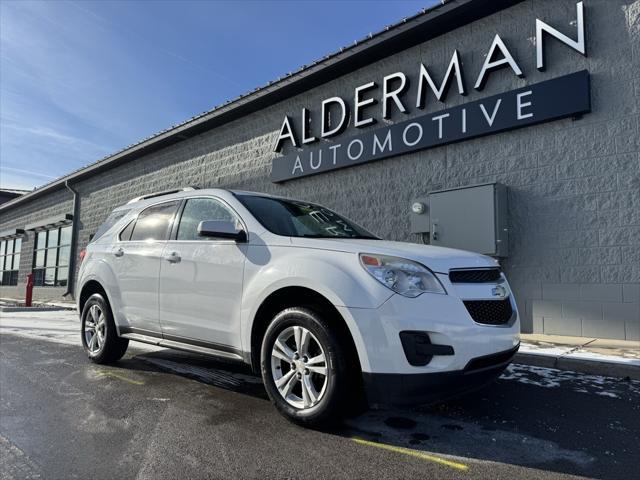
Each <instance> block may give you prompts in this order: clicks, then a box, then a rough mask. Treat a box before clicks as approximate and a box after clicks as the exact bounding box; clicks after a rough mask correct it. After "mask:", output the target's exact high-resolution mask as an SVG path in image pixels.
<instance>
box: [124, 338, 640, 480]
mask: <svg viewBox="0 0 640 480" xmlns="http://www.w3.org/2000/svg"><path fill="white" fill-rule="evenodd" d="M117 366H119V367H120V368H124V369H129V370H145V371H158V370H160V371H163V372H167V373H171V374H174V375H179V376H182V377H187V378H191V379H193V380H196V381H198V382H202V383H205V384H208V385H212V386H215V387H218V388H223V389H226V390H229V391H233V392H237V393H240V394H245V395H251V396H253V397H257V398H261V399H265V400H266V399H268V397H267V394H266V391H265V389H264V387H263V385H262V381H261V378H260V377H259V376H256V375H254V374H253V373H252V372H251V370H250V369H249V367H247V366H244V365H242V364H238V363H235V362H229V361H223V360H217V359H212V358H210V357H205V356H202V355H198V354H191V353H186V352H180V351H176V350H169V349H166V350H158V351H153V352H146V353H141V354H136V355H133V356H127V357H125V359H123V360H122V361H120V362H119V363H118V364H117ZM639 413H640V382H638V381H633V380H628V379H626V380H625V379H622V380H617V379H612V378H605V377H597V376H589V375H583V374H578V373H575V372H563V371H559V370H553V369H544V368H539V367H526V366H521V365H511V366H510V367H509V368H508V369H507V371H506V372H505V373H504V374H503V376H502V377H501V378H500V379H498V380H497V381H495V382H494V383H492V384H491V385H488V386H487V387H486V388H484V389H482V390H480V391H477V392H474V393H471V394H467V395H466V396H464V397H460V398H457V399H453V400H448V401H447V402H444V403H438V404H433V405H426V406H419V407H414V408H388V409H375V410H369V411H367V412H365V413H362V414H361V415H358V416H352V417H350V418H347V419H346V420H345V421H344V422H343V423H342V424H340V425H339V426H333V427H327V428H326V429H321V431H322V434H328V435H337V436H340V437H345V438H350V439H354V440H356V441H358V440H365V441H366V442H371V443H376V444H384V445H391V446H394V447H400V448H406V449H411V450H413V451H418V452H424V453H428V454H432V455H433V454H437V455H443V456H445V457H454V458H456V457H457V458H459V459H460V461H461V462H463V463H467V464H472V463H473V462H474V461H484V462H487V461H488V462H497V463H501V464H510V465H518V466H522V467H530V468H535V469H540V470H545V471H548V472H557V473H566V474H574V475H575V474H578V475H587V476H590V477H596V478H611V479H627V478H630V477H632V476H633V472H631V471H630V469H631V468H632V466H633V465H634V460H633V455H634V453H635V454H637V445H638V444H640V438H639V437H638V435H639V432H640V415H639ZM273 414H274V415H277V413H276V411H275V409H274V411H273Z"/></svg>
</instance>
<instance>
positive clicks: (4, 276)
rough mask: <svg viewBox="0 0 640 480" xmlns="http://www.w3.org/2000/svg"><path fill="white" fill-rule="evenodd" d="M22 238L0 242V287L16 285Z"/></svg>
mask: <svg viewBox="0 0 640 480" xmlns="http://www.w3.org/2000/svg"><path fill="white" fill-rule="evenodd" d="M21 249H22V238H10V239H7V240H0V285H17V284H18V272H19V270H20V250H21Z"/></svg>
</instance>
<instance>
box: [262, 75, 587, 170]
mask: <svg viewBox="0 0 640 480" xmlns="http://www.w3.org/2000/svg"><path fill="white" fill-rule="evenodd" d="M589 92H590V88H589V73H588V72H587V71H586V70H583V71H580V72H576V73H572V74H569V75H565V76H562V77H559V78H555V79H553V80H547V81H544V82H540V83H536V84H533V85H529V86H527V87H524V88H519V89H516V90H511V91H508V92H505V93H501V94H499V95H494V96H492V97H488V98H485V99H483V100H478V101H475V102H469V103H465V104H463V105H460V106H457V107H453V108H448V109H445V110H440V111H438V112H434V113H431V114H429V115H424V116H420V117H417V118H413V119H411V120H406V121H404V122H400V123H396V124H393V125H389V126H387V127H383V128H378V129H375V130H370V131H368V132H366V133H363V134H361V135H356V136H353V137H348V138H344V139H340V140H339V141H335V142H332V143H329V142H326V145H323V146H319V147H316V148H307V149H305V150H303V151H298V152H295V153H292V154H290V155H286V156H283V157H279V158H275V159H274V160H273V165H272V170H271V180H272V181H273V182H283V181H286V180H291V179H294V178H300V177H306V176H308V175H314V174H317V173H322V172H326V171H329V170H335V169H338V168H344V167H349V166H353V165H359V164H362V163H367V162H372V161H375V160H382V159H384V158H389V157H393V156H395V155H401V154H403V153H410V152H415V151H418V150H424V149H427V148H431V147H436V146H439V145H445V144H447V143H452V142H459V141H462V140H468V139H471V138H476V137H481V136H483V135H490V134H493V133H498V132H503V131H505V130H511V129H515V128H521V127H526V126H529V125H535V124H537V123H542V122H548V121H551V120H556V119H560V118H566V117H572V116H579V115H581V114H584V113H587V112H589V111H590V110H591V102H590V94H589Z"/></svg>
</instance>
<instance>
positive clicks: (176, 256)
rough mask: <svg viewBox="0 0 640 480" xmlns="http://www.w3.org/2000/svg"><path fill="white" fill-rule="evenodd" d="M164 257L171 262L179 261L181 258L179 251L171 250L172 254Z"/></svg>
mask: <svg viewBox="0 0 640 480" xmlns="http://www.w3.org/2000/svg"><path fill="white" fill-rule="evenodd" d="M164 259H165V260H166V261H167V262H169V263H178V262H179V261H180V260H181V259H180V255H179V254H178V252H171V253H170V254H168V255H166V256H165V257H164Z"/></svg>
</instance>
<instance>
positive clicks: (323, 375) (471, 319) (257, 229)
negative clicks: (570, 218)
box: [76, 188, 519, 425]
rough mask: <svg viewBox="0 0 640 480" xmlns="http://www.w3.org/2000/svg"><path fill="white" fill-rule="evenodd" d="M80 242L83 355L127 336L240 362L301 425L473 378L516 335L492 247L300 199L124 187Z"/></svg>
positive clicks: (496, 368) (495, 366) (508, 348)
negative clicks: (406, 237)
mask: <svg viewBox="0 0 640 480" xmlns="http://www.w3.org/2000/svg"><path fill="white" fill-rule="evenodd" d="M80 256H81V258H82V262H81V266H80V272H79V276H78V290H76V291H79V292H80V294H79V295H78V311H79V312H80V317H81V334H82V335H81V336H82V345H83V347H84V349H85V351H86V353H87V355H88V356H89V358H90V359H91V360H92V361H94V362H96V363H110V362H115V361H117V360H119V359H120V358H121V357H122V356H123V355H124V353H125V351H126V349H127V346H128V344H129V340H135V341H140V342H146V343H150V344H154V345H159V346H162V347H168V348H176V349H181V350H187V351H190V352H196V353H200V354H207V355H213V356H216V357H223V358H225V359H229V360H236V361H239V362H245V363H247V364H249V365H250V366H251V367H252V368H253V369H254V371H255V372H256V373H260V374H261V375H262V379H263V381H264V385H265V388H266V391H267V393H268V395H269V397H270V399H271V401H272V402H273V403H274V404H275V406H276V408H277V409H278V410H279V411H280V412H281V413H282V414H284V415H285V416H286V417H288V418H289V419H291V420H293V421H295V422H297V423H300V424H304V425H318V424H321V423H324V422H327V421H330V420H334V419H337V418H339V417H340V416H341V415H342V414H344V413H345V412H346V411H347V410H348V408H347V407H348V406H349V404H350V403H353V402H355V401H356V400H355V399H356V398H361V399H365V400H366V403H364V402H362V403H363V404H365V405H366V404H369V405H372V404H411V403H414V404H415V403H425V402H431V401H434V400H439V399H443V398H446V397H448V396H452V395H457V394H460V393H463V392H467V391H469V390H472V389H475V388H478V387H481V386H483V385H485V384H486V383H488V382H490V381H491V380H493V379H494V378H496V377H497V376H498V375H499V374H500V373H501V372H502V371H503V370H504V368H505V367H506V366H507V365H508V364H509V362H510V361H511V359H512V358H513V355H514V354H515V352H516V351H517V349H518V346H519V320H518V313H517V309H516V304H515V301H514V298H513V294H512V293H511V290H510V288H509V284H508V283H507V280H506V278H505V276H504V273H503V272H502V271H501V269H500V267H499V265H498V263H497V262H496V261H495V260H494V259H492V258H490V257H487V256H484V255H479V254H475V253H470V252H466V251H460V250H453V249H448V248H441V247H434V246H428V245H422V244H411V243H404V242H391V241H385V240H382V239H380V238H378V237H376V236H375V235H373V234H372V233H370V232H368V231H367V230H365V229H364V228H362V227H360V226H359V225H357V224H356V223H354V222H353V221H351V220H348V219H347V218H345V217H343V216H341V215H339V214H337V213H335V212H333V211H331V210H329V209H327V208H324V207H322V206H320V205H316V204H314V203H310V202H305V201H298V200H290V199H285V198H280V197H276V196H271V195H266V194H259V193H251V192H242V191H228V190H221V189H203V190H195V189H193V188H185V189H180V190H174V191H170V192H161V193H156V194H152V195H147V196H143V197H138V198H136V199H133V200H131V201H130V202H129V203H127V204H126V205H123V206H121V207H118V208H116V209H115V210H114V211H113V212H112V213H111V215H110V216H109V217H108V219H107V220H106V221H105V223H104V224H103V225H102V226H101V227H100V228H99V229H98V230H97V232H96V233H95V235H94V236H93V238H92V240H91V242H90V243H89V245H88V246H87V248H86V249H85V250H83V251H82V252H81V254H80ZM360 393H363V394H364V395H360Z"/></svg>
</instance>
